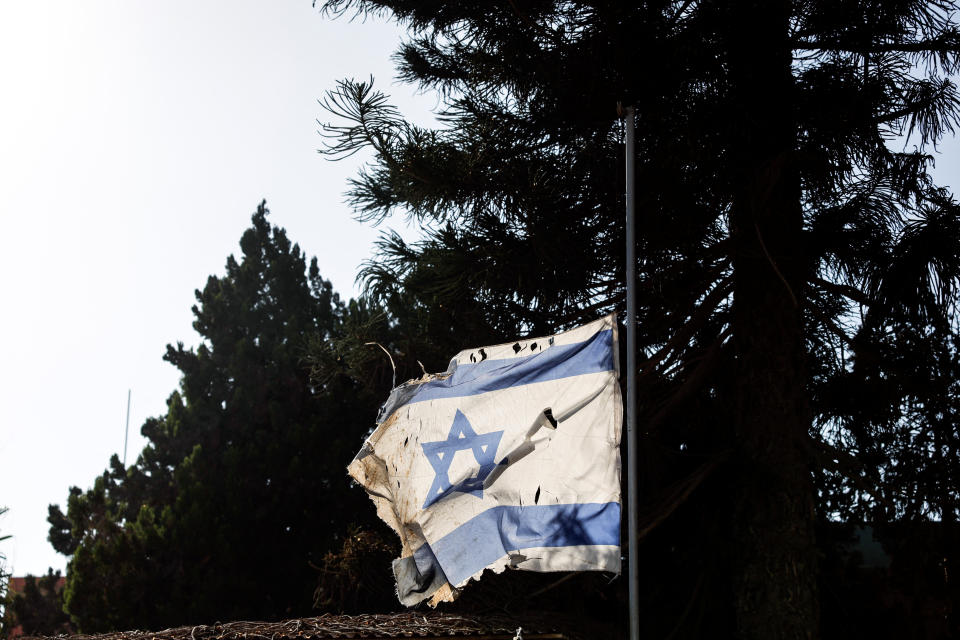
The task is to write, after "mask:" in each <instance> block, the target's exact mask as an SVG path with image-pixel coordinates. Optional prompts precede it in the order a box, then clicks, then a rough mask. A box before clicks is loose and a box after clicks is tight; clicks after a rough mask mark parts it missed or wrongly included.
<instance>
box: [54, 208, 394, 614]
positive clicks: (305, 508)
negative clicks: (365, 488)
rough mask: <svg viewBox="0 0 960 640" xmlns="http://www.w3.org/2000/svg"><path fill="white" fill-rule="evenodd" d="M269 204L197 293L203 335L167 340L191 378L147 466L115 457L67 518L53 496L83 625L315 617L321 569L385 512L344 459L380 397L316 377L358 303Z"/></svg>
mask: <svg viewBox="0 0 960 640" xmlns="http://www.w3.org/2000/svg"><path fill="white" fill-rule="evenodd" d="M267 214H268V211H267V209H266V207H265V206H264V205H261V206H260V207H259V208H258V209H257V212H256V213H255V214H254V216H253V218H252V226H251V228H250V229H248V230H247V231H246V232H244V234H243V236H242V238H241V240H240V249H241V252H242V253H241V256H240V258H239V259H237V258H234V257H233V256H230V257H229V258H228V259H227V263H226V273H225V274H224V275H222V276H211V277H210V278H209V279H208V280H207V283H206V286H205V287H204V288H203V290H202V291H197V292H196V297H197V305H196V306H194V307H193V313H194V318H195V320H194V325H193V326H194V328H195V329H196V331H197V332H198V333H199V334H200V336H201V337H202V341H201V343H200V344H199V346H197V347H196V348H186V347H185V346H184V345H183V344H182V343H178V344H177V345H176V346H168V347H167V352H166V355H165V356H164V358H165V359H166V360H167V361H168V362H170V363H171V364H173V365H174V366H176V367H177V368H178V369H179V370H180V371H181V373H182V378H181V382H180V387H179V389H178V390H177V391H175V392H174V393H173V394H172V395H171V396H170V398H169V400H168V405H167V413H166V414H164V415H162V416H160V417H157V418H150V419H148V420H147V421H146V422H145V423H144V425H143V427H142V429H141V432H142V433H143V435H144V436H145V437H146V438H147V440H148V443H147V445H146V447H145V448H144V449H143V451H142V452H141V454H140V455H139V457H138V459H137V461H136V463H135V464H134V465H132V466H131V467H129V468H124V467H123V465H122V464H121V463H120V462H119V460H118V459H117V457H116V456H114V457H113V458H112V459H111V461H110V468H109V469H107V470H106V471H105V472H104V473H103V474H102V475H101V476H100V477H98V478H97V479H96V481H95V482H94V485H93V487H92V488H90V489H88V490H86V491H82V490H80V489H79V488H77V487H73V488H72V489H70V495H69V498H68V501H67V508H66V513H64V512H63V510H62V509H61V508H60V507H59V506H51V507H50V517H49V521H50V524H51V528H50V541H51V543H52V544H53V545H54V547H55V548H56V549H57V550H58V551H60V552H61V553H64V554H66V555H70V556H71V559H70V563H69V566H68V571H67V575H68V579H67V587H66V593H65V601H66V608H67V610H68V611H69V613H70V615H71V618H72V619H73V620H74V622H75V623H76V624H77V625H78V627H79V628H80V629H81V630H82V631H84V632H94V631H106V630H111V629H123V628H135V627H138V628H163V627H169V626H171V625H176V624H186V623H209V622H212V621H215V620H232V619H250V618H255V619H265V618H278V617H282V616H294V615H305V614H308V613H309V612H310V611H311V605H312V601H313V598H312V594H313V590H314V587H315V584H316V570H315V569H314V568H312V567H311V564H313V565H319V564H320V563H321V562H322V559H323V558H324V555H325V554H326V553H327V552H328V551H329V550H331V549H333V548H338V547H339V546H340V545H341V544H342V542H341V539H342V536H343V534H344V533H345V531H346V529H347V525H348V524H349V523H350V522H351V521H356V522H358V523H359V522H365V521H369V520H370V519H372V517H373V516H372V514H370V515H369V516H367V514H366V512H365V511H363V510H361V509H359V508H358V507H359V505H360V504H362V501H363V500H365V497H364V496H363V494H362V492H360V491H358V490H356V489H351V488H350V487H349V485H348V479H347V477H346V475H345V472H344V470H343V469H344V466H345V464H346V462H347V461H349V460H350V457H351V456H352V455H353V453H355V451H354V450H355V449H356V446H357V442H359V441H360V440H361V439H362V435H363V433H364V431H365V430H366V428H367V427H368V425H369V424H370V423H371V421H372V416H373V415H374V412H375V406H376V405H375V404H374V402H373V401H372V399H371V398H370V397H369V395H368V394H366V393H365V391H364V389H363V388H362V387H361V386H360V385H358V384H356V383H355V382H353V381H351V380H350V379H349V378H347V377H345V376H343V375H331V376H327V377H326V378H325V379H324V380H323V381H322V383H316V382H312V381H311V380H310V376H309V365H308V363H307V362H306V361H305V359H304V355H305V353H306V348H307V344H308V342H309V341H310V340H314V341H320V342H322V341H325V340H329V339H332V338H333V337H335V336H337V335H338V332H339V331H340V327H341V323H342V321H343V316H344V314H346V313H348V309H347V307H345V305H344V304H343V303H342V302H341V301H340V299H339V297H338V295H337V294H336V293H334V292H333V290H332V288H331V285H330V283H329V282H327V281H325V280H323V279H322V278H321V277H320V274H319V270H318V268H317V263H316V259H314V260H313V261H312V262H310V263H309V265H308V264H307V262H306V259H305V256H304V255H303V253H302V252H301V251H300V248H299V247H298V246H297V245H296V244H292V243H291V242H290V240H289V239H288V238H287V235H286V233H285V232H284V230H283V229H280V228H277V227H272V226H271V225H270V223H269V222H268V220H267Z"/></svg>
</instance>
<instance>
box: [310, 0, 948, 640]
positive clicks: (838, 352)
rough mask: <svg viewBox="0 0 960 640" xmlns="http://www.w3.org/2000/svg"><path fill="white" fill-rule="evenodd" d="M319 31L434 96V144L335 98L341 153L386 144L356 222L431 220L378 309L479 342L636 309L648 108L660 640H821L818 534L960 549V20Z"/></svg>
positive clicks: (649, 413) (396, 6)
mask: <svg viewBox="0 0 960 640" xmlns="http://www.w3.org/2000/svg"><path fill="white" fill-rule="evenodd" d="M323 10H324V11H326V12H327V13H330V14H333V15H342V14H351V13H353V12H356V13H359V14H385V15H390V16H392V17H393V18H395V19H396V20H398V21H399V22H401V23H402V24H404V25H405V26H406V27H407V28H408V30H409V38H408V39H407V41H406V42H405V43H404V44H403V45H402V46H401V47H400V49H399V51H398V53H397V61H398V65H399V75H400V78H401V79H403V80H405V81H407V82H410V83H413V84H415V85H417V86H418V87H420V88H421V89H424V90H434V91H436V92H438V94H439V95H440V96H441V97H442V98H443V105H444V106H443V108H442V110H441V112H440V114H439V119H440V122H439V124H438V126H437V127H436V128H433V129H430V128H424V127H419V126H416V125H413V124H410V123H409V122H407V121H405V120H404V118H403V117H402V115H401V114H399V113H398V112H397V110H396V109H394V108H393V107H392V106H391V105H390V104H389V100H388V98H387V97H386V96H385V95H384V94H383V93H381V92H380V91H378V90H376V89H375V88H374V87H373V85H372V81H371V82H360V81H355V80H344V81H342V82H341V83H340V84H339V85H338V87H337V88H336V89H334V90H332V91H331V92H330V93H329V94H328V96H327V98H326V101H325V106H326V108H327V109H328V111H329V112H330V113H331V115H332V117H333V120H332V121H331V122H330V123H329V124H328V125H327V126H326V127H325V132H326V134H327V135H328V136H329V137H328V146H327V149H326V152H327V153H328V154H329V155H330V156H332V157H342V156H344V155H347V154H351V153H354V152H356V151H358V150H361V149H369V150H372V151H373V153H374V160H373V162H371V163H370V164H369V165H368V166H367V168H365V169H364V170H362V171H361V173H360V174H359V175H358V176H357V177H356V178H355V179H354V180H353V181H352V183H351V190H350V198H351V203H352V204H353V206H354V207H355V208H356V211H357V213H358V216H359V217H360V218H361V219H365V220H368V221H371V222H381V221H383V220H385V219H387V218H388V217H389V216H390V215H392V214H396V213H401V214H405V215H407V216H409V217H410V218H412V219H414V220H416V221H417V222H419V223H421V224H422V225H423V226H424V228H425V232H424V237H423V238H422V239H421V240H418V241H415V242H405V241H404V240H403V239H401V238H400V237H399V236H398V235H396V234H386V235H385V236H384V237H383V238H382V240H381V243H380V246H379V253H378V255H377V256H376V257H375V258H374V259H373V260H372V261H371V262H370V263H369V264H368V265H367V266H366V268H365V269H364V271H363V273H362V276H363V277H364V278H365V282H366V285H367V292H368V294H369V295H370V296H371V299H372V300H373V302H372V303H371V304H380V305H382V306H384V308H385V309H387V310H388V311H392V310H394V309H399V308H401V307H404V306H406V307H407V308H409V307H411V306H412V307H414V308H417V309H419V310H420V313H422V314H424V315H426V316H430V317H435V318H444V319H445V322H446V323H448V325H450V326H453V327H458V328H460V329H462V331H460V332H459V335H461V336H462V338H463V340H464V341H470V342H473V341H474V340H477V339H476V338H473V337H472V333H471V332H473V331H476V332H477V334H478V335H479V334H480V333H483V334H485V335H502V336H510V335H515V334H517V333H518V332H524V331H529V332H532V333H549V332H552V331H555V330H557V329H560V328H563V327H565V326H570V325H571V324H574V323H578V322H581V321H584V320H588V319H591V318H593V317H596V315H598V314H600V313H602V312H605V311H608V310H611V309H620V308H622V306H623V300H624V297H623V296H624V291H623V286H622V275H621V274H622V273H623V269H624V265H623V259H622V257H621V256H622V250H621V247H622V246H623V233H622V221H621V211H622V198H621V193H622V191H623V181H622V170H621V168H620V167H621V166H622V160H623V158H622V155H621V154H622V152H621V151H620V149H621V146H620V143H621V141H622V132H621V125H620V124H619V122H618V120H617V115H618V114H617V111H616V107H617V105H618V103H619V104H621V105H635V106H636V109H637V118H636V125H637V140H638V156H637V158H636V160H637V166H636V172H637V173H636V179H637V211H638V216H639V217H638V225H639V229H640V233H639V238H638V245H637V254H638V256H640V258H639V260H638V265H637V269H638V278H637V282H636V286H637V290H638V293H639V317H640V322H639V331H640V337H639V345H640V349H641V351H642V354H643V362H642V364H641V367H640V370H639V372H638V375H639V380H640V387H641V399H640V408H641V422H642V424H643V425H644V427H643V432H644V442H643V443H642V467H643V470H644V471H643V475H644V477H643V485H642V487H641V499H642V500H643V502H644V504H643V509H644V510H645V513H646V521H647V522H648V523H649V524H650V525H651V526H653V525H656V524H660V523H662V522H664V521H665V519H666V518H667V516H669V517H670V519H669V520H666V522H667V524H666V525H664V526H663V527H661V528H660V529H658V530H656V531H654V532H653V533H651V534H650V535H649V540H648V543H647V545H646V546H645V547H644V552H645V553H649V554H650V557H646V556H645V557H644V566H645V567H651V571H650V573H649V577H648V581H647V588H648V591H647V592H646V595H645V596H644V598H645V601H644V602H645V605H646V606H648V607H650V608H651V609H653V610H656V611H658V612H659V613H661V614H664V615H658V616H655V617H649V618H648V619H647V621H646V623H647V624H648V625H650V627H651V628H650V629H647V632H648V633H652V634H654V635H658V636H660V635H671V637H678V635H686V636H689V637H700V635H701V634H702V633H703V631H704V629H710V632H711V633H712V634H718V633H719V634H721V635H723V634H724V633H731V634H732V633H738V634H740V635H739V637H758V638H759V637H764V638H781V637H783V638H787V637H798V638H799V637H804V638H806V637H812V636H814V635H816V634H817V633H818V629H819V628H820V624H819V621H818V616H819V613H818V602H819V597H818V596H817V586H816V580H817V568H816V565H817V562H818V560H817V557H818V553H819V552H818V551H817V549H816V547H815V546H814V545H815V537H814V532H813V524H814V517H812V514H816V516H817V517H818V518H819V519H820V520H822V521H826V520H829V519H838V518H839V519H844V520H848V521H854V520H859V519H867V520H871V521H873V522H875V523H886V522H890V521H893V520H902V519H929V518H935V519H938V520H940V521H941V522H943V523H944V531H945V532H947V533H946V534H945V535H955V530H954V529H953V528H952V527H953V523H954V522H955V520H956V517H957V510H958V506H960V505H958V503H957V493H956V486H958V484H957V481H958V480H960V478H957V476H956V474H957V469H960V465H958V464H957V462H958V461H960V460H958V457H960V429H958V408H960V407H958V405H957V402H958V395H957V391H958V390H957V387H956V380H957V375H956V374H957V373H958V371H957V365H958V364H960V361H958V351H957V335H958V334H957V315H956V304H957V301H958V285H960V206H958V204H957V202H956V200H955V199H954V198H953V196H952V195H951V194H950V192H949V191H948V190H946V189H944V188H941V187H938V186H937V185H936V184H935V183H934V182H933V180H932V178H931V176H930V172H929V170H930V167H931V164H932V162H933V157H932V156H931V155H930V150H931V149H933V148H935V146H936V144H937V142H938V140H940V139H941V138H942V137H943V136H944V135H949V134H952V133H953V132H954V128H955V126H956V125H957V124H958V118H960V97H958V93H957V89H956V85H955V83H954V81H953V80H952V78H951V75H950V74H953V73H956V72H957V71H958V70H960V30H958V19H957V15H958V11H960V5H958V4H957V3H956V2H953V1H949V0H944V1H941V0H933V1H920V0H904V1H902V2H893V3H889V2H885V3H879V2H862V1H860V0H843V1H841V2H831V3H820V2H803V1H801V2H762V1H759V0H758V1H752V0H751V1H739V2H732V3H731V2H713V1H693V2H691V1H689V0H674V1H671V0H665V1H660V2H647V3H621V2H606V1H599V2H552V1H548V0H530V1H523V2H520V1H517V2H514V1H511V2H505V3H496V4H493V5H490V4H476V3H474V4H471V3H433V2H422V1H419V0H328V1H327V2H326V3H324V4H323ZM461 322H462V323H463V324H462V325H461V324H460V323H461ZM360 339H361V340H362V337H361V338H360ZM360 366H361V367H362V363H361V365H360ZM681 503H683V504H682V505H681ZM678 507H679V508H678ZM705 538H706V541H705V540H704V539H705ZM664 549H667V551H664ZM667 576H669V577H670V578H669V579H667V578H666V577H667ZM676 576H686V577H685V578H677V577H676ZM828 628H829V626H828V625H827V624H826V622H825V624H824V629H825V630H827V629H828Z"/></svg>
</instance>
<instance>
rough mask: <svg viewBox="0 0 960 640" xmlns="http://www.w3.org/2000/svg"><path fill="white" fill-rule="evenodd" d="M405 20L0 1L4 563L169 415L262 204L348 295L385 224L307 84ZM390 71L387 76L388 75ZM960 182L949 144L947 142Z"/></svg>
mask: <svg viewBox="0 0 960 640" xmlns="http://www.w3.org/2000/svg"><path fill="white" fill-rule="evenodd" d="M399 37H400V32H399V30H398V29H397V28H396V27H394V26H391V25H387V24H383V23H379V22H367V23H348V22H346V21H343V20H340V21H337V22H331V21H329V20H326V19H324V18H323V17H321V16H320V15H318V12H317V11H316V10H315V9H313V8H312V7H311V2H310V0H259V1H258V0H167V1H166V2H163V3H157V2H147V1H146V0H112V1H111V0H89V1H87V2H82V3H81V2H76V1H75V0H43V1H42V2H41V1H39V0H0V95H2V96H3V97H2V100H0V224H2V235H0V242H2V246H0V273H2V274H3V276H4V278H3V281H4V282H5V285H4V288H5V290H4V300H5V304H4V306H3V310H2V313H0V336H2V340H3V342H2V348H0V477H2V478H3V481H2V483H0V506H4V505H5V506H7V507H9V508H10V511H9V512H8V513H7V515H6V516H4V517H3V518H0V535H2V534H12V535H13V536H14V538H13V539H12V540H9V541H7V542H6V543H2V546H0V550H3V551H4V552H5V553H6V555H7V558H8V565H10V566H12V570H13V571H14V572H15V573H16V574H17V575H23V574H26V573H28V572H29V573H34V574H39V573H43V572H45V571H46V569H47V567H54V568H59V569H63V568H64V566H65V558H63V557H62V556H59V555H58V554H56V553H55V552H54V551H53V549H52V548H51V547H50V545H49V544H48V543H47V541H46V535H47V523H46V511H47V505H48V504H50V503H60V504H63V503H64V502H65V499H66V496H67V490H68V487H70V486H71V485H78V486H80V487H82V488H87V487H89V486H90V485H91V484H92V482H93V480H94V478H95V477H96V476H97V475H98V474H99V473H101V472H102V471H103V469H104V468H105V467H106V465H107V461H108V460H109V458H110V455H111V454H113V453H120V454H121V455H122V448H123V427H124V418H125V411H126V400H127V389H132V392H133V403H132V409H131V415H130V445H129V454H128V458H129V459H130V460H133V459H135V458H136V455H137V453H138V452H139V451H140V449H141V448H142V447H143V444H144V441H143V439H142V438H141V437H140V435H139V428H140V425H141V424H142V423H143V421H144V419H145V418H146V417H148V416H151V415H159V414H161V413H163V412H164V410H165V400H166V397H167V396H168V395H169V394H170V392H171V391H172V390H173V389H174V388H176V385H177V382H178V375H177V371H176V370H175V369H174V368H173V367H172V366H170V365H169V364H167V363H165V362H163V361H162V360H161V356H162V355H163V353H164V348H165V345H166V344H167V343H173V342H176V341H178V340H182V341H184V342H186V343H187V344H196V342H197V336H196V334H195V333H194V332H193V330H192V328H191V325H190V323H191V321H192V316H191V313H190V307H191V305H192V304H193V303H194V296H193V292H194V289H196V288H198V287H202V286H203V284H204V282H205V281H206V278H207V276H208V275H209V274H221V273H222V272H223V265H224V262H225V259H226V257H227V255H228V254H230V253H237V252H238V251H239V248H238V246H237V243H238V241H239V238H240V234H241V233H242V232H243V230H244V229H246V228H247V226H248V224H249V221H250V215H251V214H252V213H253V211H254V210H255V208H256V206H257V204H258V203H259V202H260V200H261V199H262V198H266V199H267V202H268V205H269V207H270V208H271V210H272V216H271V219H272V221H273V222H274V223H275V224H279V225H281V226H283V227H285V228H286V229H287V231H288V233H289V235H290V237H291V238H292V239H293V240H294V241H296V242H299V243H300V246H301V247H302V248H303V249H304V250H305V251H306V252H307V254H308V255H309V256H314V255H316V256H317V257H318V258H319V264H320V268H321V271H322V273H323V274H324V276H325V277H327V278H329V279H330V280H332V281H333V284H334V286H335V287H336V289H337V290H339V291H340V292H342V293H345V294H348V295H349V294H351V293H353V292H354V291H355V289H354V286H353V277H354V274H355V273H356V269H357V266H358V265H359V264H360V263H361V262H362V261H363V260H364V259H365V258H366V257H368V256H369V254H370V245H371V242H372V241H373V239H375V237H376V235H377V233H378V232H377V231H376V230H374V229H370V228H369V227H367V226H364V225H361V224H359V223H357V222H355V221H353V219H352V218H351V216H350V212H349V210H348V209H347V208H346V207H345V206H344V205H343V203H342V201H343V197H342V193H343V191H344V189H345V183H346V179H347V178H348V177H349V176H350V175H353V173H354V172H355V169H356V167H357V162H358V161H357V160H353V161H348V162H341V163H329V162H327V161H325V160H323V159H322V158H321V157H319V156H318V155H317V153H316V149H317V148H318V147H319V146H320V144H321V140H320V138H319V137H318V135H317V133H316V129H317V124H316V119H317V118H323V117H325V116H324V114H323V113H322V111H321V109H320V107H319V106H318V105H317V98H319V97H320V96H322V94H323V92H324V91H325V90H327V89H330V88H332V87H333V86H334V82H335V81H336V80H337V79H339V78H343V77H350V76H353V77H358V78H366V77H367V76H368V75H369V74H371V73H372V74H373V75H374V76H375V77H376V78H377V79H378V80H379V82H378V84H379V85H380V87H381V88H384V89H387V90H388V92H390V93H392V94H393V96H394V100H395V102H397V103H398V104H399V105H400V107H401V109H402V110H403V111H404V112H406V113H408V114H410V115H414V116H415V117H416V118H417V119H418V120H423V119H426V118H427V117H428V113H429V110H430V109H431V108H433V107H434V106H435V104H436V103H435V100H434V99H433V98H431V97H427V96H415V95H414V93H413V91H412V90H411V89H410V88H408V87H402V86H396V85H392V77H393V67H392V65H391V63H390V61H389V55H390V54H391V53H392V51H393V50H394V48H395V46H396V44H397V42H398V40H399ZM391 85H392V86H391ZM942 150H943V151H944V156H945V159H944V160H942V161H941V162H940V164H939V166H938V174H939V177H940V180H941V181H943V182H947V183H951V184H956V182H957V181H956V176H957V175H960V145H958V144H957V142H955V141H951V142H948V143H947V144H945V145H944V146H943V147H942Z"/></svg>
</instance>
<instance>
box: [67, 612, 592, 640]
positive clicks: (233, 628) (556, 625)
mask: <svg viewBox="0 0 960 640" xmlns="http://www.w3.org/2000/svg"><path fill="white" fill-rule="evenodd" d="M577 626H578V625H577V621H572V620H569V619H566V620H564V619H563V617H562V616H555V615H546V614H544V615H538V616H535V617H531V616H526V615H525V616H517V617H513V616H507V615H502V614H497V615H490V616H478V615H469V616H467V615H450V614H442V613H437V612H434V611H430V612H406V613H392V614H362V615H355V616H348V615H331V614H325V615H322V616H320V617H317V618H298V619H294V620H286V621H283V622H230V623H226V624H220V623H216V624H213V625H197V626H186V627H177V628H174V629H164V630H163V631H121V632H115V633H106V634H101V635H74V636H57V637H58V638H63V639H65V640H66V639H68V638H69V640H319V639H324V640H326V639H328V638H429V639H437V640H439V639H443V638H452V639H456V640H470V639H478V640H479V639H481V638H483V639H485V640H494V639H496V640H513V639H514V638H518V637H519V638H521V639H522V640H534V639H543V640H547V639H551V640H560V639H565V638H567V639H571V640H577V639H580V638H586V637H588V636H587V635H585V634H584V630H583V629H577ZM518 632H519V634H518Z"/></svg>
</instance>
